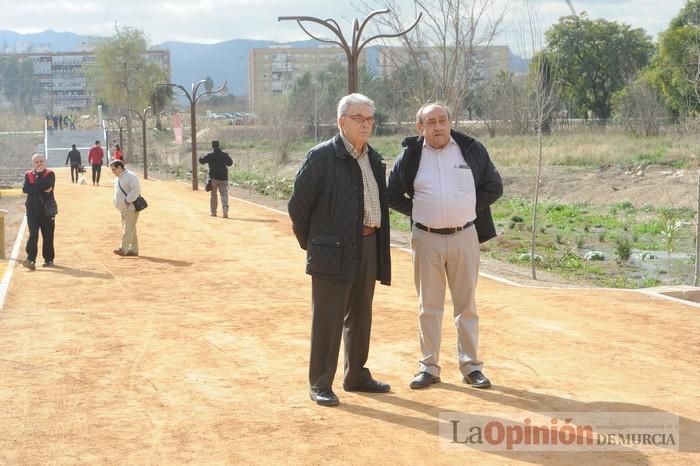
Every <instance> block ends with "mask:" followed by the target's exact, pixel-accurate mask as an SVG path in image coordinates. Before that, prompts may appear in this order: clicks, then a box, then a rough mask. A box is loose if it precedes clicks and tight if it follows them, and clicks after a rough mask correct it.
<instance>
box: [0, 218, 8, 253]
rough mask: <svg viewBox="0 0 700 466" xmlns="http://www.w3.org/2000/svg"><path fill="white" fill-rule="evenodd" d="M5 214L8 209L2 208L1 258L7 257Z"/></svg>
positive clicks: (0, 231) (0, 222)
mask: <svg viewBox="0 0 700 466" xmlns="http://www.w3.org/2000/svg"><path fill="white" fill-rule="evenodd" d="M5 215H7V211H6V210H3V209H0V259H6V258H7V256H5Z"/></svg>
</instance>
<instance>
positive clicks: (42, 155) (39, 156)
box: [32, 154, 44, 162]
mask: <svg viewBox="0 0 700 466" xmlns="http://www.w3.org/2000/svg"><path fill="white" fill-rule="evenodd" d="M36 159H41V160H44V154H34V155H32V162H33V161H35V160H36Z"/></svg>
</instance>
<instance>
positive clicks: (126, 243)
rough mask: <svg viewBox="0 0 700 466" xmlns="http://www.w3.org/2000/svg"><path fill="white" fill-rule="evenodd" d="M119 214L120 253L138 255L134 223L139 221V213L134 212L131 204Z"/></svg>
mask: <svg viewBox="0 0 700 466" xmlns="http://www.w3.org/2000/svg"><path fill="white" fill-rule="evenodd" d="M120 212H121V215H122V245H121V248H122V251H124V252H125V253H127V252H133V253H135V254H138V253H139V238H138V236H137V235H136V222H137V221H138V219H139V213H138V212H136V209H134V206H133V204H130V205H129V207H128V208H127V209H125V210H121V211H120Z"/></svg>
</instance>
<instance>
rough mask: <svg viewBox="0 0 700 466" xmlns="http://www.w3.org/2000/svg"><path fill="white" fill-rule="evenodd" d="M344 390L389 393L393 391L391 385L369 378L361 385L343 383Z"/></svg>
mask: <svg viewBox="0 0 700 466" xmlns="http://www.w3.org/2000/svg"><path fill="white" fill-rule="evenodd" d="M343 390H345V391H346V392H366V393H388V392H390V391H391V385H389V384H388V383H384V382H380V381H379V380H374V379H369V380H367V381H366V382H364V383H362V384H360V385H353V386H350V385H347V384H343Z"/></svg>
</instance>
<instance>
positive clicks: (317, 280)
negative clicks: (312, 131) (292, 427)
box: [288, 94, 391, 406]
mask: <svg viewBox="0 0 700 466" xmlns="http://www.w3.org/2000/svg"><path fill="white" fill-rule="evenodd" d="M374 110H375V107H374V102H372V100H371V99H369V98H368V97H366V96H364V95H362V94H350V95H347V96H345V97H343V98H342V99H340V102H339V103H338V110H337V124H338V129H339V134H337V135H336V136H335V137H334V138H333V139H330V140H328V141H326V142H323V143H321V144H319V145H317V146H316V147H314V148H312V149H311V150H310V151H309V153H308V154H307V155H306V158H305V159H304V161H303V162H302V164H301V167H300V168H299V171H298V173H297V176H296V180H295V181H294V190H293V192H292V196H291V198H290V199H289V204H288V208H289V217H290V218H291V220H292V227H293V230H294V234H295V236H296V238H297V241H298V242H299V246H301V248H302V249H304V250H306V251H307V258H306V273H308V274H309V275H311V308H312V318H311V319H312V322H311V355H310V361H309V385H310V392H309V396H310V398H311V400H312V401H314V402H316V403H317V404H319V405H321V406H335V405H337V404H338V403H339V401H338V397H337V396H336V395H335V393H334V392H333V379H334V377H335V372H336V370H337V365H338V352H339V351H340V340H341V335H342V339H343V342H344V343H345V373H344V380H343V389H344V390H345V391H347V392H370V393H386V392H389V391H390V390H391V386H390V385H389V384H387V383H383V382H380V381H378V380H376V379H374V378H373V377H372V374H371V373H370V371H369V369H368V368H366V367H365V364H366V363H367V358H368V355H369V343H370V332H371V327H372V301H373V299H374V287H375V284H376V282H377V281H379V282H380V283H381V284H383V285H390V283H391V258H390V255H389V204H388V200H387V191H386V178H385V177H386V165H385V164H384V163H383V161H382V158H381V157H380V156H379V154H378V153H377V152H376V151H375V150H374V149H373V148H372V147H371V146H370V145H369V144H368V143H367V141H368V139H369V136H370V134H371V133H372V127H373V125H374Z"/></svg>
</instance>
